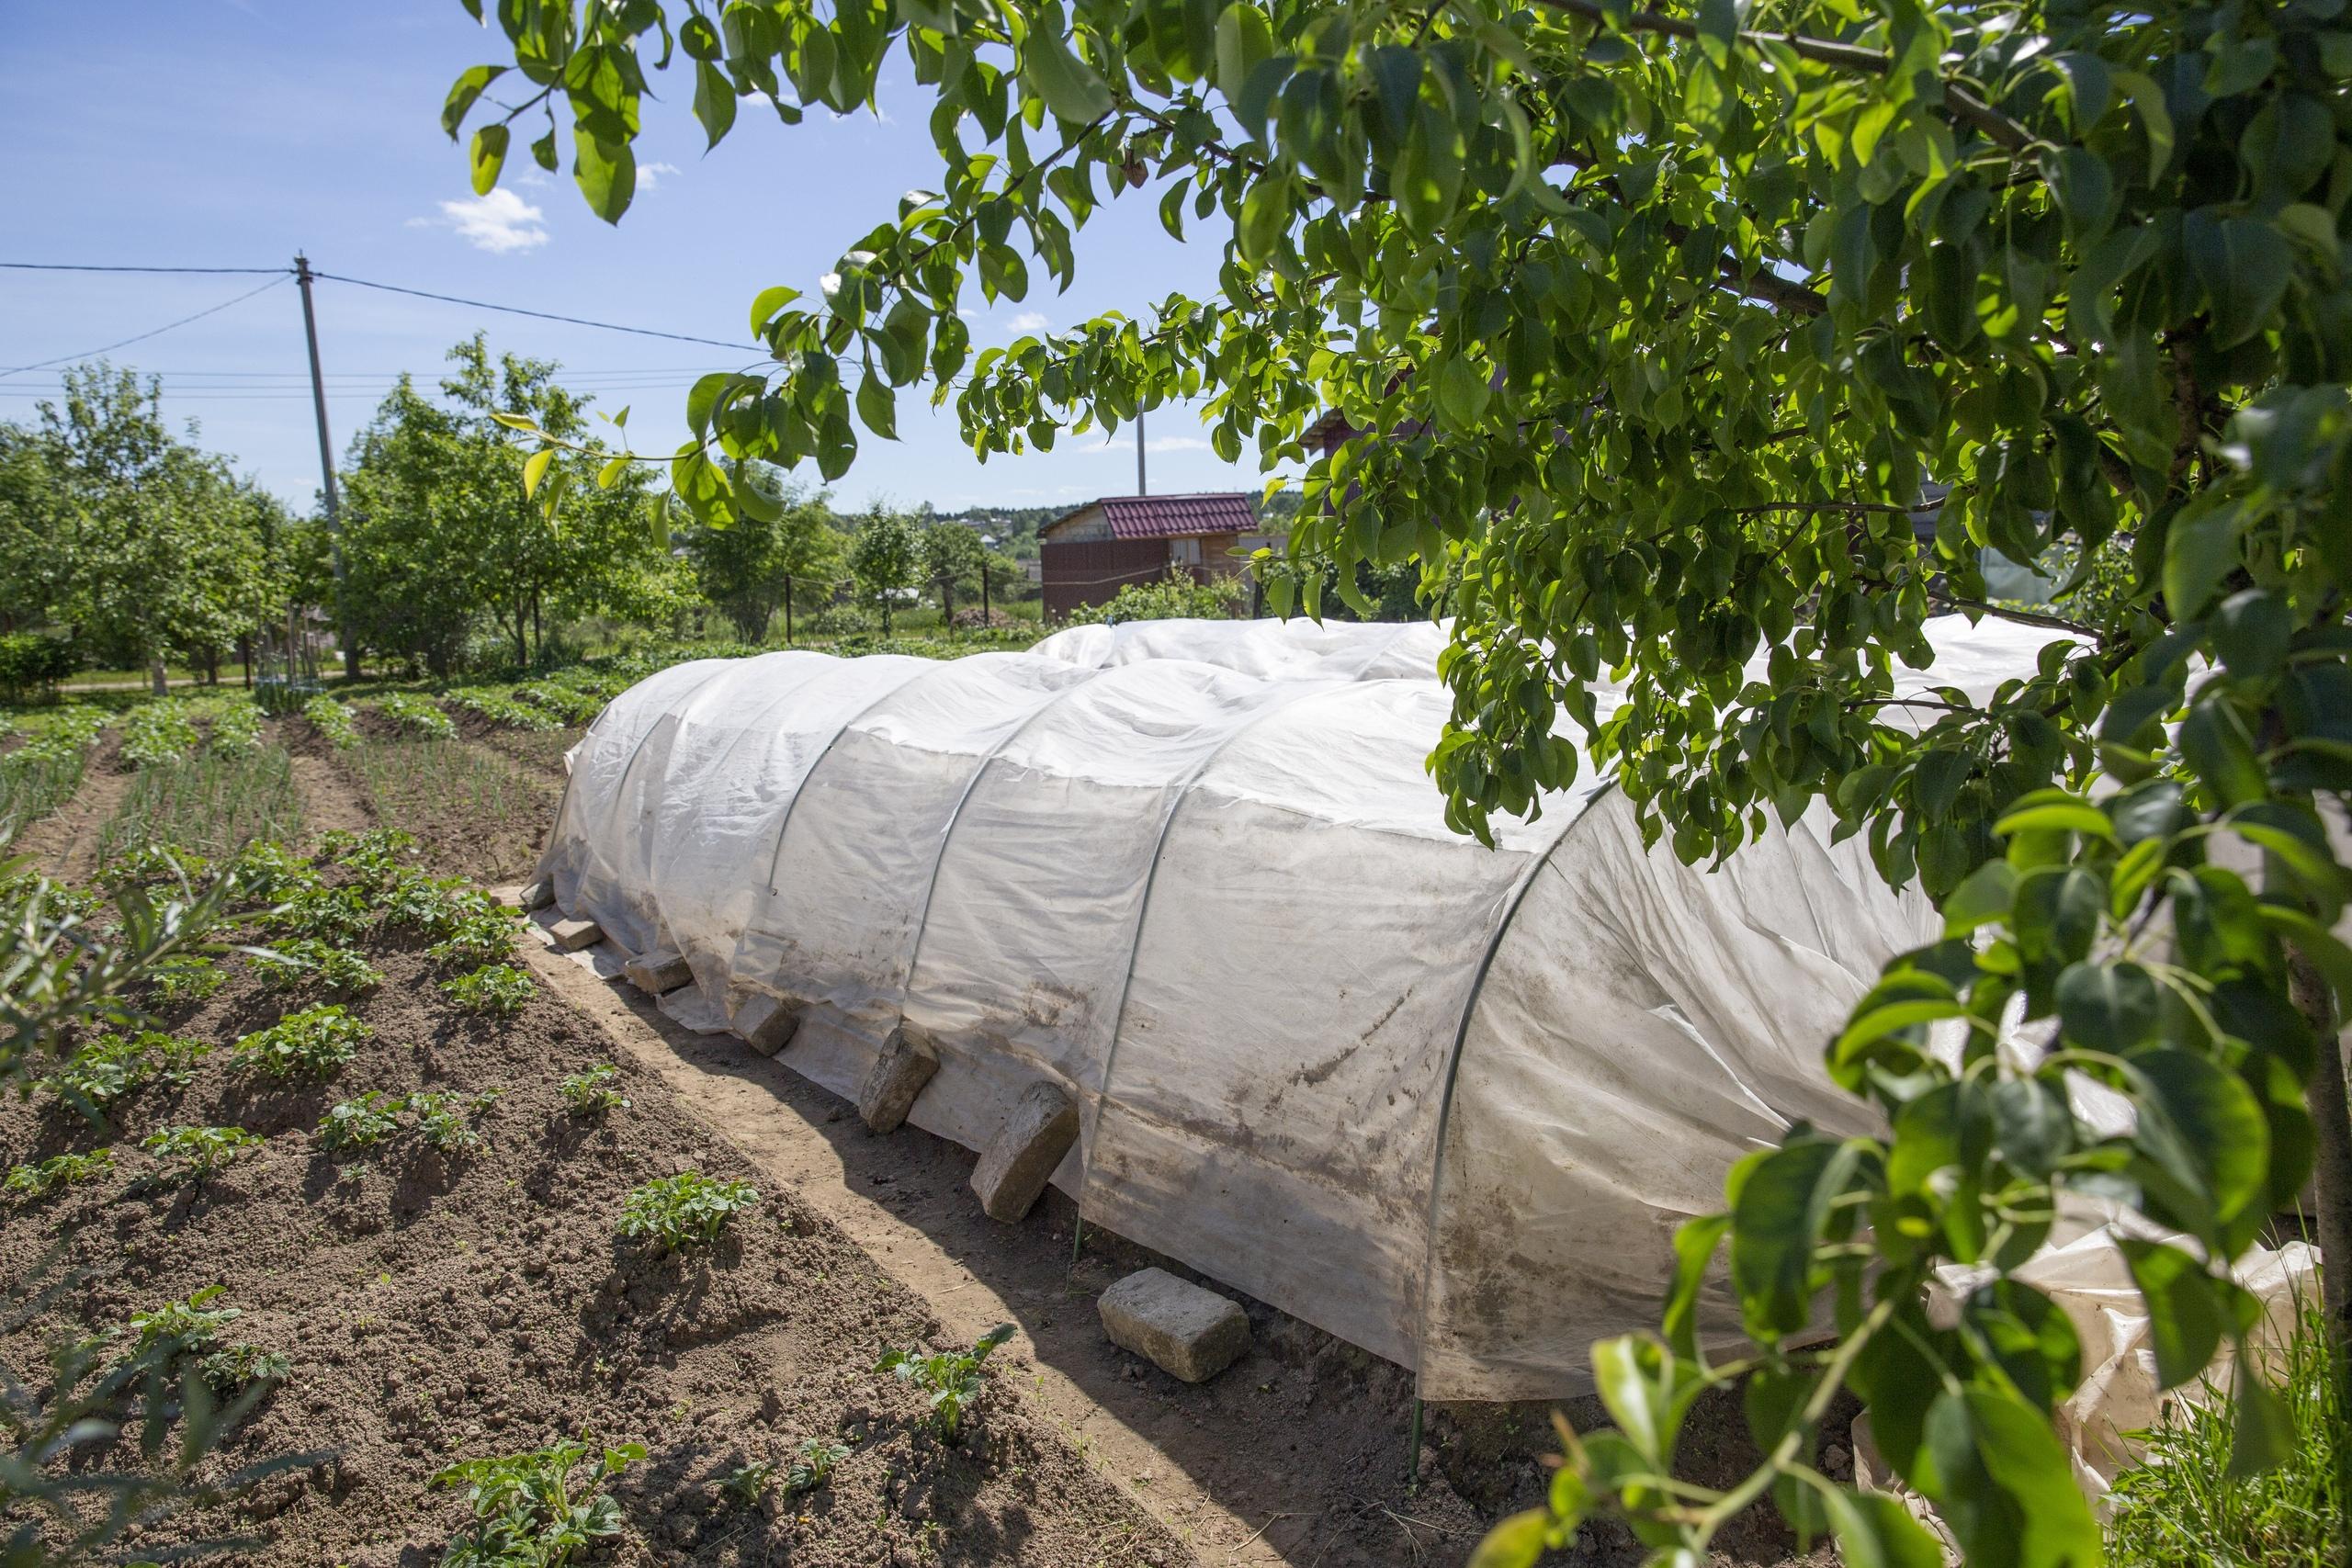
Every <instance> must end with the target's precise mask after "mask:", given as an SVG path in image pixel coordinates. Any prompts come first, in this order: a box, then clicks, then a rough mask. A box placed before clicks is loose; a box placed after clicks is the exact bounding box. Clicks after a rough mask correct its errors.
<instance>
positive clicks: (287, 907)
mask: <svg viewBox="0 0 2352 1568" xmlns="http://www.w3.org/2000/svg"><path fill="white" fill-rule="evenodd" d="M262 919H263V923H264V924H266V926H268V927H269V928H270V929H271V930H272V931H283V932H285V933H286V937H287V938H288V940H292V941H297V942H304V941H307V942H326V943H331V944H338V945H340V944H345V943H349V942H356V941H357V940H358V939H359V938H360V937H362V936H365V935H366V934H367V933H368V931H371V930H373V929H374V928H375V925H376V921H377V913H376V910H375V909H374V908H372V907H371V906H370V905H369V904H368V894H367V890H366V889H365V888H363V887H360V886H357V885H356V884H352V883H345V884H343V885H342V886H328V885H327V884H326V883H324V882H322V881H320V880H319V879H318V878H317V877H316V876H315V875H312V874H307V873H305V874H301V875H300V876H298V877H296V878H295V879H293V880H292V883H291V885H290V886H288V888H287V889H285V890H284V894H283V897H282V898H281V899H280V901H279V903H278V904H277V908H273V909H271V910H270V911H269V912H268V913H267V914H266V915H265V916H264V917H263V918H262Z"/></svg>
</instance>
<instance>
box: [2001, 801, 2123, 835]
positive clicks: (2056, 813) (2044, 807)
mask: <svg viewBox="0 0 2352 1568" xmlns="http://www.w3.org/2000/svg"><path fill="white" fill-rule="evenodd" d="M2042 793H2047V794H2052V795H2055V794H2057V793H2058V792H2056V791H2049V792H2042ZM2027 799H2028V800H2029V801H2031V802H2032V804H2030V805H2023V806H2020V807H2018V809H2016V810H2013V811H2011V812H2010V813H2009V814H2008V815H2007V816H2006V817H2003V818H2001V819H2000V820H1999V821H1997V822H1996V823H1994V824H1993V831H1994V832H1995V833H1996V834H1998V835H2000V836H2001V837H2002V838H2005V839H2006V838H2008V837H2010V836H2011V835H2013V834H2017V833H2034V832H2052V831H2055V832H2067V833H2080V834H2082V835H2083V836H2084V837H2085V838H2086V839H2113V838H2114V837H2115V824H2114V823H2112V822H2109V820H2108V819H2107V813H2106V812H2104V811H2101V810H2100V809H2099V808H2098V807H2096V806H2093V805H2091V804H2090V803H2089V802H2088V801H2086V800H2076V799H2037V798H2036V797H2035V796H2032V795H2029V796H2028V797H2027Z"/></svg>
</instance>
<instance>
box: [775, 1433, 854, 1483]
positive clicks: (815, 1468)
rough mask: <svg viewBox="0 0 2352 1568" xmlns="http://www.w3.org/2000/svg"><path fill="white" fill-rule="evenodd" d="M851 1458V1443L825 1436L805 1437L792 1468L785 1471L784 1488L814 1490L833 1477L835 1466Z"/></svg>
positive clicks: (801, 1441)
mask: <svg viewBox="0 0 2352 1568" xmlns="http://www.w3.org/2000/svg"><path fill="white" fill-rule="evenodd" d="M847 1458H849V1445H848V1444H847V1443H836V1442H831V1441H829V1440H827V1439H826V1438H801V1439H800V1447H799V1449H798V1450H797V1451H796V1453H795V1457H794V1459H793V1461H792V1468H791V1469H790V1470H787V1471H786V1472H784V1489H785V1490H786V1492H790V1493H794V1494H798V1493H802V1492H814V1491H815V1490H817V1488H818V1487H820V1486H822V1485H823V1484H824V1483H826V1482H828V1481H831V1479H832V1478H833V1467H834V1466H835V1465H837V1464H839V1463H841V1461H843V1460H845V1459H847Z"/></svg>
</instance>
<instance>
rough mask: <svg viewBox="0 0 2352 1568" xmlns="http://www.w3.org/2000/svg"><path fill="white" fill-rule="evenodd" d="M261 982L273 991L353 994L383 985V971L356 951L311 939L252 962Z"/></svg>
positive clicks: (284, 945) (297, 940)
mask: <svg viewBox="0 0 2352 1568" xmlns="http://www.w3.org/2000/svg"><path fill="white" fill-rule="evenodd" d="M254 964H255V967H256V968H257V969H258V971H259V973H260V975H261V976H262V981H263V983H264V984H265V985H267V986H268V987H271V988H272V989H273V990H281V991H282V990H291V989H293V988H294V987H297V986H302V985H308V984H311V983H316V984H318V985H321V986H324V987H327V989H329V990H332V991H342V992H345V993H346V994H356V993H357V992H360V991H372V990H374V989H375V988H376V987H379V986H380V985H382V984H383V983H384V976H383V971H381V970H379V969H378V968H377V967H376V966H375V965H374V964H370V963H368V956H367V954H365V953H361V952H360V951H359V950H358V949H356V948H351V947H338V946H336V945H334V943H331V942H320V941H318V940H317V939H316V938H313V937H296V938H295V939H294V940H293V941H291V942H279V943H278V944H277V947H276V948H274V949H272V950H271V954H270V956H268V957H266V958H264V957H261V956H259V955H256V956H255V959H254Z"/></svg>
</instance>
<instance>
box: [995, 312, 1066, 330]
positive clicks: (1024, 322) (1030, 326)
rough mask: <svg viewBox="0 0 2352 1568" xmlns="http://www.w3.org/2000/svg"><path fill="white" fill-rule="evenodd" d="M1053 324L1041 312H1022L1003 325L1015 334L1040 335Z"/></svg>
mask: <svg viewBox="0 0 2352 1568" xmlns="http://www.w3.org/2000/svg"><path fill="white" fill-rule="evenodd" d="M1053 324H1054V323H1053V322H1051V321H1047V320H1046V315H1045V312H1044V311H1042V310H1023V311H1022V312H1021V314H1019V315H1017V316H1015V317H1013V318H1012V321H1007V322H1006V323H1005V325H1007V326H1009V327H1011V328H1012V330H1013V331H1014V332H1017V333H1041V332H1044V331H1045V330H1046V328H1047V327H1050V326H1052V325H1053Z"/></svg>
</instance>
